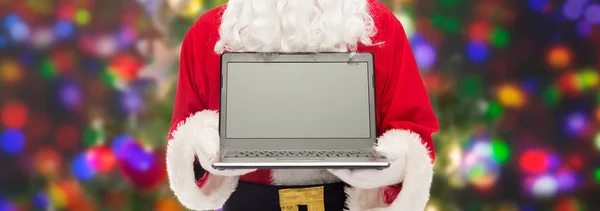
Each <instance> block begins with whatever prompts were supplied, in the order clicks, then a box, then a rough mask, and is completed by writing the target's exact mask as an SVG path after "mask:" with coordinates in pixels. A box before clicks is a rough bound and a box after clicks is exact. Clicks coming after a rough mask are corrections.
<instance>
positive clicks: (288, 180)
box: [271, 169, 341, 185]
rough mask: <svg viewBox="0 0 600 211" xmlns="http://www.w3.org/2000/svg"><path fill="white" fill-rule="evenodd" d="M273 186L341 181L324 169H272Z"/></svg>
mask: <svg viewBox="0 0 600 211" xmlns="http://www.w3.org/2000/svg"><path fill="white" fill-rule="evenodd" d="M271 181H272V183H273V185H319V184H328V183H335V182H339V181H341V180H340V179H339V178H338V177H336V176H335V175H333V174H331V173H329V171H327V170H325V169H273V170H271Z"/></svg>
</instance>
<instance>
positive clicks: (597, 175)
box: [594, 167, 600, 183]
mask: <svg viewBox="0 0 600 211" xmlns="http://www.w3.org/2000/svg"><path fill="white" fill-rule="evenodd" d="M594 180H596V182H597V183H600V167H597V168H596V170H594Z"/></svg>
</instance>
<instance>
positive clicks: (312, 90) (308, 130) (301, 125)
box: [213, 53, 389, 169]
mask: <svg viewBox="0 0 600 211" xmlns="http://www.w3.org/2000/svg"><path fill="white" fill-rule="evenodd" d="M374 73H375V71H374V68H373V55H372V54H370V53H224V54H223V55H222V56H221V103H220V106H221V107H220V114H221V115H220V124H219V130H220V131H219V132H220V136H221V152H220V156H221V158H220V161H219V162H217V163H214V164H213V167H214V168H216V169H240V168H259V169H262V168H267V169H273V168H386V167H388V166H389V162H388V161H387V160H386V159H385V158H383V157H380V156H378V155H376V154H374V152H373V151H372V146H373V144H374V143H375V142H376V135H377V131H376V122H375V121H376V119H375V91H374V90H375V88H374V86H375V83H374V78H375V77H374Z"/></svg>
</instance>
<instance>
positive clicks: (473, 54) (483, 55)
mask: <svg viewBox="0 0 600 211" xmlns="http://www.w3.org/2000/svg"><path fill="white" fill-rule="evenodd" d="M489 56H490V52H489V48H488V46H486V44H485V43H483V42H478V41H473V42H470V43H469V45H468V46H467V57H468V58H469V60H471V61H473V62H475V63H483V62H486V61H487V60H488V58H489Z"/></svg>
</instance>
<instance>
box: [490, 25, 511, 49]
mask: <svg viewBox="0 0 600 211" xmlns="http://www.w3.org/2000/svg"><path fill="white" fill-rule="evenodd" d="M490 43H491V44H492V46H494V47H497V48H505V47H507V46H508V44H509V43H510V34H509V33H508V31H506V29H503V28H499V27H497V28H494V30H493V31H492V33H491V38H490Z"/></svg>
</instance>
